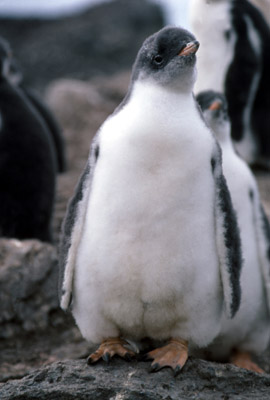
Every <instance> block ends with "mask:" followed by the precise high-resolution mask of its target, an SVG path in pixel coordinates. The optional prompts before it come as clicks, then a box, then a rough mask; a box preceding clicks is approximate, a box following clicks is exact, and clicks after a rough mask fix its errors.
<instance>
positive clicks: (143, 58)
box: [60, 27, 241, 373]
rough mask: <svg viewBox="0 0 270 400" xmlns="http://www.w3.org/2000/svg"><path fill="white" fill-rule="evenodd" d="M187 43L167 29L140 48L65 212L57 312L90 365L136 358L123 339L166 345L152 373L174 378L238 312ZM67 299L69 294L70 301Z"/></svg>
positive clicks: (214, 152) (233, 232)
mask: <svg viewBox="0 0 270 400" xmlns="http://www.w3.org/2000/svg"><path fill="white" fill-rule="evenodd" d="M198 47H199V44H198V42H197V41H196V40H195V37H194V36H193V35H192V34H190V33H189V32H188V31H186V30H184V29H180V28H174V27H166V28H164V29H162V30H161V31H159V32H157V33H155V34H154V35H152V36H150V37H149V38H148V39H146V40H145V42H144V43H143V45H142V47H141V49H140V51H139V53H138V56H137V58H136V61H135V64H134V67H133V74H132V79H131V84H130V89H129V92H128V94H127V96H126V98H125V100H124V101H123V103H122V104H121V105H120V106H119V107H118V108H117V109H116V110H115V112H114V113H113V114H112V115H111V116H110V117H109V118H107V120H106V121H105V122H104V123H103V125H102V126H101V128H100V130H99V131H98V133H97V136H96V138H95V140H94V142H93V144H92V149H91V153H90V157H89V161H88V163H87V166H86V168H85V171H84V173H83V175H82V177H81V180H80V182H79V185H78V187H77V191H76V193H75V195H74V197H73V199H72V200H71V202H70V204H69V208H68V211H67V215H66V219H65V222H64V226H63V238H62V244H61V257H60V268H61V289H62V294H61V296H62V298H61V305H62V308H63V309H67V308H68V307H69V306H70V307H71V310H72V313H73V315H74V318H75V320H76V322H77V325H78V327H79V328H80V330H81V333H82V335H83V336H84V337H85V338H86V339H87V340H88V341H90V342H94V343H100V342H101V346H100V347H99V349H98V350H97V351H96V352H95V353H93V354H91V355H90V356H89V358H88V362H89V363H94V362H96V361H98V360H99V359H100V358H104V359H105V360H108V359H110V358H111V357H112V356H113V355H115V354H117V355H119V356H122V357H128V356H133V355H134V353H133V352H132V351H131V350H128V349H127V348H126V345H127V341H129V340H132V341H134V340H135V341H137V342H141V341H142V340H143V339H144V338H149V339H151V340H154V341H155V340H156V341H163V342H167V344H166V343H163V344H165V346H163V347H161V348H158V349H156V350H153V351H152V352H150V353H148V356H149V358H151V359H153V363H152V369H153V370H157V369H160V368H163V367H165V366H169V367H171V368H172V369H173V370H174V371H175V373H178V372H179V371H180V369H181V368H182V367H183V365H184V364H185V362H186V360H187V358H188V343H189V345H190V347H194V346H205V345H207V344H208V343H210V342H211V341H212V340H213V339H214V338H215V336H216V335H217V334H218V332H219V329H220V321H221V315H222V310H223V307H226V312H227V315H230V316H233V315H234V314H235V312H236V311H237V309H238V307H239V302H240V287H239V274H240V268H241V251H240V240H239V232H238V227H237V223H236V219H235V214H234V211H233V209H232V205H231V199H230V196H229V192H228V190H227V186H226V182H225V180H224V176H223V175H222V168H221V158H220V149H219V146H218V145H217V142H216V140H215V139H214V136H213V135H212V133H211V132H210V130H209V129H208V128H207V127H206V125H205V123H204V121H203V119H202V117H201V115H200V112H199V110H198V106H197V103H196V101H195V99H194V97H193V94H192V88H193V84H194V81H195V77H196V71H195V62H196V57H195V53H196V51H197V49H198ZM71 295H72V296H71Z"/></svg>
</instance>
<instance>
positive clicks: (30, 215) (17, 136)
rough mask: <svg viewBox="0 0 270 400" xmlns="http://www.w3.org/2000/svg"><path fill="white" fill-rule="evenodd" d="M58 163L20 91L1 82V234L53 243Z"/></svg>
mask: <svg viewBox="0 0 270 400" xmlns="http://www.w3.org/2000/svg"><path fill="white" fill-rule="evenodd" d="M55 175H56V161H55V157H54V151H53V145H52V142H51V138H50V135H49V133H48V131H47V129H46V127H45V125H44V124H43V122H42V120H41V119H40V118H39V116H38V114H37V113H36V112H35V110H34V108H33V107H32V106H31V104H30V103H29V102H28V100H27V99H26V98H25V96H24V95H23V93H22V92H21V91H20V89H18V88H15V87H13V86H12V85H11V84H9V83H8V82H7V81H6V80H1V81H0V188H1V189H0V235H1V236H4V237H15V238H18V239H30V238H36V239H40V240H43V241H51V240H52V237H51V218H52V211H53V203H54V194H55Z"/></svg>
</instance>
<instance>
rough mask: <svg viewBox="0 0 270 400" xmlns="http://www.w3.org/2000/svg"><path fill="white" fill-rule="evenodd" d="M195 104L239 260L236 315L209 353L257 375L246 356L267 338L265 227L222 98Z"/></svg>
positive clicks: (269, 240) (209, 95)
mask: <svg viewBox="0 0 270 400" xmlns="http://www.w3.org/2000/svg"><path fill="white" fill-rule="evenodd" d="M197 101H198V103H199V105H200V107H201V109H202V112H203V116H204V118H205V121H206V123H207V124H208V126H209V127H210V128H211V129H212V131H213V132H214V134H215V135H216V138H217V140H218V142H219V144H220V146H221V149H222V160H223V171H224V175H225V178H226V180H227V184H228V188H229V190H230V193H231V198H232V203H233V206H234V209H235V211H236V214H237V219H238V224H239V229H240V237H241V242H242V253H243V259H244V261H243V268H242V273H241V278H240V283H241V289H242V301H241V305H240V308H239V311H238V313H237V315H236V316H235V317H234V318H233V319H229V318H227V316H226V315H225V314H224V316H223V319H222V326H221V331H220V333H219V335H218V337H217V338H216V339H215V340H214V342H213V343H212V344H210V346H209V348H208V351H210V352H211V354H212V357H213V358H214V359H226V358H227V359H228V358H229V357H231V361H232V362H233V363H235V364H236V365H238V366H241V367H243V368H247V369H251V370H253V371H256V372H262V370H261V369H260V368H259V367H258V366H257V365H256V364H254V363H253V362H252V361H251V358H250V353H251V354H252V353H253V354H258V353H261V352H262V351H263V350H265V349H266V347H267V345H268V343H269V338H270V275H269V271H270V237H269V232H270V230H269V224H268V221H267V218H266V216H265V212H264V209H263V206H262V204H261V201H260V195H259V191H258V188H257V184H256V181H255V178H254V176H253V174H252V172H251V171H250V169H249V167H248V165H247V164H246V163H245V162H244V161H243V160H242V159H241V158H240V157H239V156H238V155H237V154H236V152H235V150H234V148H233V143H232V140H231V136H230V121H229V117H228V113H227V102H226V99H225V97H224V96H223V95H222V94H221V93H218V92H214V91H204V92H201V93H199V94H198V96H197Z"/></svg>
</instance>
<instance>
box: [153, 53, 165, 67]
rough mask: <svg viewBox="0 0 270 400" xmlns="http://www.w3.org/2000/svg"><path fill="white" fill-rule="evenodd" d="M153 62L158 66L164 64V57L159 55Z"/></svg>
mask: <svg viewBox="0 0 270 400" xmlns="http://www.w3.org/2000/svg"><path fill="white" fill-rule="evenodd" d="M153 62H154V64H156V65H161V64H162V62H163V57H162V56H161V55H159V54H157V55H156V56H154V58H153Z"/></svg>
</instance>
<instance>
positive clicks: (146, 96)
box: [130, 80, 197, 120]
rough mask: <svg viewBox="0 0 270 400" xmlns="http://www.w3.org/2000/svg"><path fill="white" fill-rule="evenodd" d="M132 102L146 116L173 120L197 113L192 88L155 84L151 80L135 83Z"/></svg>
mask: <svg viewBox="0 0 270 400" xmlns="http://www.w3.org/2000/svg"><path fill="white" fill-rule="evenodd" d="M130 104H131V105H132V106H133V107H134V108H136V109H138V110H140V113H141V114H142V115H144V116H145V117H146V118H147V116H148V115H149V116H151V118H157V119H159V118H160V117H161V118H164V117H165V116H167V117H169V118H170V120H173V119H175V118H176V119H178V118H179V119H182V118H185V117H187V116H188V115H190V114H192V113H194V114H197V109H196V105H195V101H194V97H193V93H192V88H190V90H186V89H185V90H180V89H179V88H178V89H177V88H173V87H167V86H162V85H158V84H155V82H153V81H151V80H149V81H148V80H147V81H138V82H135V83H134V85H133V88H132V92H131V97H130Z"/></svg>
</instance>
